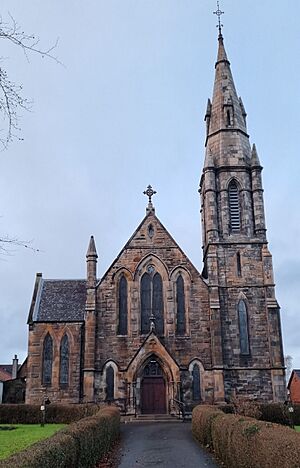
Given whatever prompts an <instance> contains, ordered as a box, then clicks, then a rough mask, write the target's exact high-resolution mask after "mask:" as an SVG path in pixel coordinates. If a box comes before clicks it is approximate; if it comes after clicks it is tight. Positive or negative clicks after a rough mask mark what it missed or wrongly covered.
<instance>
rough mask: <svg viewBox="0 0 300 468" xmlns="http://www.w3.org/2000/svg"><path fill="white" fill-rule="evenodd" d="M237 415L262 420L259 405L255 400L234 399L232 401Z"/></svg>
mask: <svg viewBox="0 0 300 468" xmlns="http://www.w3.org/2000/svg"><path fill="white" fill-rule="evenodd" d="M232 404H233V407H234V413H235V414H241V415H242V416H248V417H249V418H255V419H260V417H261V410H260V406H259V404H258V403H257V402H256V401H255V400H251V399H249V398H239V397H234V398H233V399H232Z"/></svg>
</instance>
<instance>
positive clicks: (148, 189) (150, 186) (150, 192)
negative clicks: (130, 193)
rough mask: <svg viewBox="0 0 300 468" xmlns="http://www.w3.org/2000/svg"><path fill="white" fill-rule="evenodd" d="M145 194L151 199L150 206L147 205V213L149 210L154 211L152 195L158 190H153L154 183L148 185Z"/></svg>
mask: <svg viewBox="0 0 300 468" xmlns="http://www.w3.org/2000/svg"><path fill="white" fill-rule="evenodd" d="M143 194H144V195H147V197H148V199H149V201H148V207H147V210H146V211H147V213H148V212H149V211H154V207H153V205H152V197H153V195H155V194H156V191H155V190H153V188H152V185H148V187H147V189H146V190H145V191H144V192H143Z"/></svg>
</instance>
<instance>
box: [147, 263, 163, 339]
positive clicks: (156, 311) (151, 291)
mask: <svg viewBox="0 0 300 468" xmlns="http://www.w3.org/2000/svg"><path fill="white" fill-rule="evenodd" d="M152 314H153V316H154V318H155V330H156V332H157V333H158V334H159V335H162V334H163V333H164V314H163V284H162V279H161V276H160V274H159V273H155V271H154V268H153V270H152V269H150V274H149V273H144V274H143V276H142V279H141V332H142V333H143V334H145V333H149V331H150V316H151V315H152Z"/></svg>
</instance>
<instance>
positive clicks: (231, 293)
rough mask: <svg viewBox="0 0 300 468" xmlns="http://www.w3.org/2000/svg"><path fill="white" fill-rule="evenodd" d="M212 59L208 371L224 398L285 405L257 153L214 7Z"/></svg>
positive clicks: (205, 208) (206, 236)
mask: <svg viewBox="0 0 300 468" xmlns="http://www.w3.org/2000/svg"><path fill="white" fill-rule="evenodd" d="M216 14H217V15H218V16H219V37H218V55H217V61H216V64H215V81H214V88H213V97H212V100H210V99H209V100H208V104H207V109H206V114H205V122H206V142H205V148H206V149H205V161H204V167H203V172H202V177H201V181H200V189H199V192H200V197H201V216H202V240H203V261H204V269H203V277H204V278H206V280H207V283H208V286H209V293H210V320H211V346H212V356H213V359H212V361H213V368H214V369H215V370H222V371H223V378H224V392H225V399H226V400H227V401H229V400H230V399H231V398H232V397H233V396H247V394H249V393H251V395H253V396H254V397H256V398H257V399H259V400H265V401H282V400H284V399H285V375H284V361H283V348H282V336H281V325H280V313H279V310H280V308H279V305H278V303H277V301H276V298H275V284H274V278H273V266H272V257H271V254H270V252H269V250H268V243H267V239H266V223H265V214H264V201H263V187H262V179H261V172H262V166H261V164H260V161H259V158H258V153H257V150H256V147H255V145H253V146H252V148H251V146H250V142H249V135H248V133H247V123H246V117H247V114H246V111H245V108H244V105H243V102H242V99H241V98H240V97H238V94H237V92H236V88H235V84H234V81H233V77H232V73H231V68H230V62H229V60H228V58H227V54H226V51H225V47H224V40H223V35H222V29H221V28H222V25H221V24H220V15H221V14H222V12H220V10H219V8H218V10H217V12H216Z"/></svg>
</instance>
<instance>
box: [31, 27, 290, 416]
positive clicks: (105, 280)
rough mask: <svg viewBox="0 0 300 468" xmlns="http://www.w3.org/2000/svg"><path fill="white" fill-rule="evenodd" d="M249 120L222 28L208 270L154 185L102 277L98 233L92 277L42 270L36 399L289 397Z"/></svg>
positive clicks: (210, 135) (128, 403) (206, 206)
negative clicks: (160, 205) (194, 257)
mask: <svg viewBox="0 0 300 468" xmlns="http://www.w3.org/2000/svg"><path fill="white" fill-rule="evenodd" d="M246 115H247V114H246V111H245V108H244V105H243V102H242V100H241V98H240V97H238V94H237V92H236V89H235V85H234V81H233V77H232V73H231V69H230V62H229V60H228V58H227V55H226V51H225V48H224V41H223V36H222V32H221V29H219V37H218V55H217V61H216V64H215V81H214V88H213V97H212V100H210V99H209V100H208V104H207V109H206V114H205V122H206V142H205V159H204V165H203V171H202V176H201V180H200V188H199V193H200V201H201V221H202V241H203V246H202V249H203V271H202V273H200V272H199V271H198V270H197V269H196V268H195V267H194V265H193V264H192V263H191V261H190V260H189V259H188V257H187V256H186V255H185V253H184V252H183V251H182V249H181V248H180V246H179V245H178V244H177V243H176V241H175V240H174V239H173V237H172V236H171V234H170V233H169V232H168V231H167V229H166V228H165V227H164V226H163V224H162V223H161V221H160V220H159V219H158V217H157V216H156V213H155V208H154V206H153V202H152V197H153V195H154V193H155V192H154V191H153V189H152V187H151V186H149V187H148V189H147V190H146V192H145V193H146V194H147V195H148V197H149V203H148V206H147V209H146V216H145V217H144V218H143V220H142V221H141V223H140V225H139V226H138V227H137V229H136V230H135V232H134V233H133V235H132V236H131V238H130V239H129V240H128V242H127V244H126V245H125V247H124V248H123V249H122V250H121V252H120V253H119V255H118V256H117V258H116V259H115V260H114V262H113V263H112V265H111V266H110V268H109V269H108V271H107V272H106V273H105V274H104V275H103V277H102V278H98V277H97V251H96V246H95V241H94V238H93V237H91V239H90V242H89V246H88V251H87V255H86V262H87V276H86V278H85V279H82V280H67V279H66V280H53V279H46V278H43V277H42V274H40V273H38V274H37V276H36V282H35V286H34V292H33V298H32V303H31V307H30V311H29V317H28V325H29V344H28V368H27V369H28V370H27V381H26V402H27V403H41V401H43V399H45V398H49V399H50V401H51V402H61V403H79V402H104V401H115V402H116V403H117V404H118V405H119V406H120V407H122V408H123V410H124V411H126V412H127V413H134V414H139V413H173V412H175V410H176V407H177V406H176V405H181V403H182V402H183V403H184V404H185V405H186V406H187V407H191V406H193V405H194V404H197V403H201V402H202V403H214V402H218V403H222V402H229V401H230V400H231V398H232V397H235V396H238V397H247V398H249V397H250V398H254V399H257V400H258V401H265V402H270V401H282V400H284V399H285V371H284V362H283V348H282V336H281V326H280V310H279V305H278V303H277V301H276V298H275V285H274V278H273V267H272V256H271V254H270V252H269V250H268V242H267V239H266V224H265V215H264V201H263V187H262V179H261V172H262V166H261V164H260V161H259V157H258V154H257V151H256V148H255V145H253V146H252V148H251V146H250V143H249V135H248V133H247V125H246ZM199 251H200V245H199Z"/></svg>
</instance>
